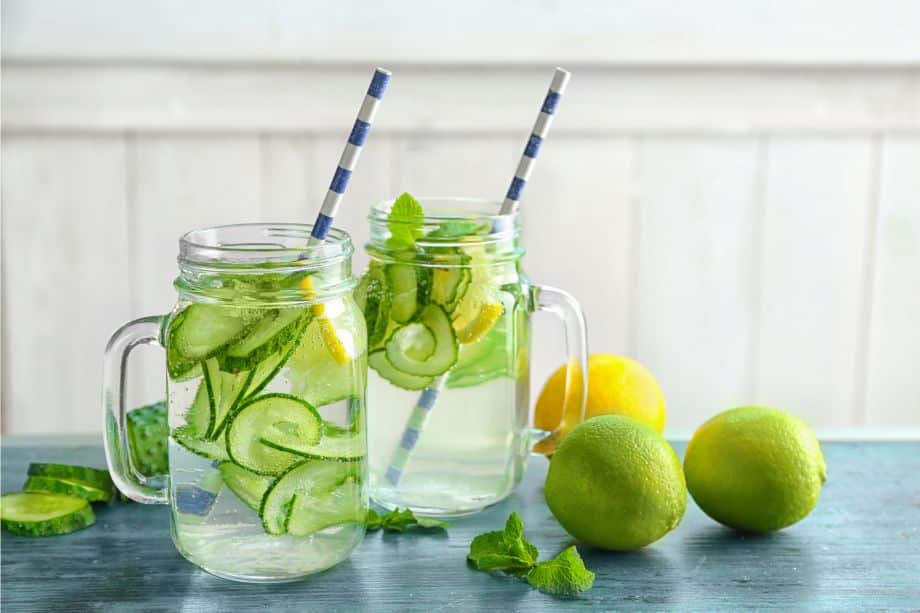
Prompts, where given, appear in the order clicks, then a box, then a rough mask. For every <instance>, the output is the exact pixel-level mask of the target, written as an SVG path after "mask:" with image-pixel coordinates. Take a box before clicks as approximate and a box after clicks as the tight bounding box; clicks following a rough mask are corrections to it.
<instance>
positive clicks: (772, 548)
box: [683, 526, 819, 607]
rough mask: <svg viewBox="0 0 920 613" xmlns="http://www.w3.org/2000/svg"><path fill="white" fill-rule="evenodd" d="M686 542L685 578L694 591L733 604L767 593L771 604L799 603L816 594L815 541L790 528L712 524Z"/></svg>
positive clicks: (690, 536) (686, 539)
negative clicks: (762, 530) (745, 529)
mask: <svg viewBox="0 0 920 613" xmlns="http://www.w3.org/2000/svg"><path fill="white" fill-rule="evenodd" d="M684 541H685V542H684V546H683V550H684V556H683V558H684V561H685V564H686V568H685V569H684V571H685V578H686V581H687V583H688V584H692V585H693V586H694V589H696V590H712V591H713V592H714V593H719V594H720V595H721V596H722V597H724V598H726V599H729V600H731V602H733V603H743V602H746V601H747V602H750V599H751V598H755V597H756V596H765V595H766V596H769V597H770V599H771V601H772V604H773V605H775V606H798V607H801V606H806V605H807V604H808V603H809V602H811V601H813V600H814V598H815V594H816V592H817V588H818V587H819V586H818V585H817V582H818V579H819V577H818V574H817V572H816V569H815V561H814V557H813V553H812V547H813V546H814V545H813V544H810V543H807V542H805V541H804V540H802V539H801V538H800V537H799V536H798V535H797V534H796V533H795V531H794V530H788V531H780V532H772V533H766V534H756V533H742V532H736V531H733V530H729V529H727V528H724V527H721V526H711V527H706V528H703V529H699V530H698V531H697V532H696V533H695V534H690V535H687V536H686V537H685V539H684ZM757 601H762V599H760V598H758V599H757Z"/></svg>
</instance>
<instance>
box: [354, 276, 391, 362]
mask: <svg viewBox="0 0 920 613" xmlns="http://www.w3.org/2000/svg"><path fill="white" fill-rule="evenodd" d="M354 296H355V302H356V303H357V304H358V308H360V309H361V312H362V313H364V321H365V322H366V323H367V344H368V346H369V347H376V346H377V345H379V344H381V343H382V342H383V341H384V339H385V338H386V333H387V328H388V327H389V323H390V301H391V298H390V291H389V288H388V287H387V281H386V275H385V274H384V272H383V269H382V268H381V267H380V266H372V267H371V268H370V270H368V271H367V272H366V273H365V274H364V276H363V277H362V278H361V282H360V283H359V284H358V287H356V288H355V293H354Z"/></svg>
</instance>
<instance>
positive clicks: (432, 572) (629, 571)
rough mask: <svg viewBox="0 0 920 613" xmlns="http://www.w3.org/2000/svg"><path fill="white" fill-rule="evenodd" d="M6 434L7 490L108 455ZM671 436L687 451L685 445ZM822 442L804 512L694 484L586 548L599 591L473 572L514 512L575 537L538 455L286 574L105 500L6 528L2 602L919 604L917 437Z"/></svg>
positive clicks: (128, 605) (137, 605) (185, 606)
mask: <svg viewBox="0 0 920 613" xmlns="http://www.w3.org/2000/svg"><path fill="white" fill-rule="evenodd" d="M3 443H4V444H3V449H2V454H3V455H2V467H3V474H2V477H3V479H2V482H3V488H4V491H6V490H9V489H14V488H16V487H18V486H19V483H20V482H21V480H22V477H23V475H24V473H25V471H26V468H27V466H28V464H29V462H37V461H41V462H66V463H74V464H84V465H96V466H98V465H104V460H103V454H102V449H101V447H99V446H98V445H97V446H83V447H69V448H68V447H62V446H59V445H51V446H39V445H34V444H33V445H29V446H23V445H21V444H18V445H17V444H15V443H13V444H9V443H10V441H8V440H4V441H3ZM674 447H675V449H676V451H677V452H678V453H679V454H681V455H683V452H684V450H685V448H686V444H685V443H681V442H678V443H675V445H674ZM822 447H823V451H824V454H825V457H826V459H827V464H828V467H829V468H830V471H831V472H830V479H829V480H828V482H827V483H826V484H825V486H824V489H823V491H822V492H821V499H820V501H819V502H818V505H817V507H816V508H815V510H814V511H813V512H812V514H811V515H810V516H809V517H808V518H806V519H805V520H803V521H802V522H801V523H799V524H796V525H795V526H792V527H790V528H788V529H786V530H783V531H781V532H777V533H774V534H770V535H764V536H760V537H757V536H752V535H750V534H747V535H745V534H738V533H735V532H732V531H730V530H726V529H725V528H723V527H722V526H719V525H718V524H716V523H715V522H713V521H712V520H711V519H709V518H708V517H706V516H705V515H704V514H703V512H702V511H700V509H699V508H698V507H697V506H696V505H695V504H694V502H693V500H692V499H690V498H688V500H687V512H686V514H685V515H684V517H683V520H682V521H681V523H680V525H679V526H678V527H677V528H676V529H675V530H674V531H673V532H671V533H669V534H668V535H666V536H665V537H664V538H662V539H661V540H660V541H658V542H656V543H654V544H653V545H652V546H650V547H648V548H646V549H643V550H642V551H637V552H633V553H628V554H623V553H615V552H604V551H602V550H599V549H592V548H589V547H584V546H579V552H580V554H581V556H582V557H583V559H584V562H585V565H586V566H587V567H588V568H589V569H590V570H591V571H592V572H594V573H595V574H596V578H595V583H594V586H593V587H592V588H591V589H590V590H588V591H587V592H584V593H583V594H581V595H579V596H578V597H577V598H572V599H561V598H553V597H551V596H548V595H546V594H542V593H540V592H538V591H536V590H534V589H533V588H531V587H530V586H528V585H527V584H526V583H525V582H524V581H522V580H518V579H514V578H510V577H503V576H496V575H490V574H489V573H484V572H478V571H474V570H472V569H471V568H469V567H468V566H467V565H466V563H465V558H466V555H467V553H468V552H469V546H470V541H472V539H473V538H474V537H475V536H476V535H478V534H481V533H483V532H486V531H490V530H497V529H500V528H501V526H502V525H503V524H504V522H505V520H506V519H507V518H508V515H509V514H510V513H511V512H512V511H515V512H517V513H518V514H520V516H521V517H522V519H523V521H524V524H525V532H526V536H527V538H528V540H530V541H532V542H533V543H534V545H535V546H536V547H537V548H538V549H539V552H540V558H541V559H548V558H550V557H551V556H554V555H555V554H556V553H558V552H559V551H561V550H562V549H563V548H565V547H568V546H569V545H571V544H572V538H571V537H570V536H569V535H567V534H566V533H565V531H564V530H563V529H562V528H561V526H560V525H559V523H558V522H557V521H556V520H555V519H554V518H553V516H552V514H551V513H550V511H549V509H548V508H547V506H546V502H545V500H544V496H543V491H542V486H543V482H544V480H545V478H546V466H547V463H546V461H545V460H543V459H542V458H533V459H532V461H531V462H530V465H529V466H528V468H527V471H526V473H525V475H524V479H523V481H522V482H521V484H520V486H518V488H517V491H516V492H515V493H514V494H513V495H512V496H509V497H508V498H507V499H506V500H504V501H502V502H500V503H498V504H496V505H494V506H492V507H489V508H488V509H486V510H484V511H483V512H481V513H478V514H476V515H473V516H470V517H466V518H463V519H462V520H458V521H455V522H452V525H451V527H450V529H449V530H448V531H447V532H446V534H441V533H437V532H428V533H421V532H418V533H412V532H410V533H406V534H380V533H369V534H368V535H367V536H366V537H365V538H364V541H363V542H362V543H361V544H360V546H359V547H358V548H357V549H356V550H355V551H354V553H352V555H351V556H350V557H349V558H348V560H346V561H344V562H342V563H341V564H339V565H338V566H336V567H334V568H332V569H330V570H329V571H328V572H325V573H323V574H321V575H315V576H313V577H309V578H307V579H306V580H304V581H301V582H297V583H291V584H287V585H283V586H278V585H272V584H261V585H260V584H244V583H234V582H231V581H226V580H224V579H220V578H218V577H215V576H213V575H209V574H207V573H205V572H204V571H202V570H199V569H197V568H195V567H194V566H193V565H192V564H191V563H189V562H187V561H185V560H184V559H183V558H182V557H181V556H180V555H179V554H178V553H177V552H176V550H175V547H174V546H173V544H172V542H171V540H170V538H169V511H168V509H167V508H166V507H164V506H157V505H141V504H121V503H115V504H112V505H99V506H98V507H97V509H96V513H97V523H96V525H95V526H93V527H91V528H88V529H86V530H81V531H78V532H75V533H73V534H70V535H67V536H65V537H60V538H27V537H18V536H14V535H11V534H4V535H3V558H2V563H3V567H2V571H3V587H4V589H3V592H2V595H0V605H2V607H3V610H4V611H58V610H73V609H88V610H104V611H108V610H116V611H119V613H121V612H122V611H127V612H136V613H144V612H147V611H178V610H183V611H211V610H217V611H234V612H235V613H236V612H240V613H242V612H247V611H258V612H263V611H266V610H267V609H269V608H273V609H275V608H281V609H285V608H290V609H296V610H297V611H316V612H321V613H329V612H332V613H352V612H354V611H374V612H375V613H377V612H379V613H388V612H392V611H397V612H399V613H407V612H410V613H411V612H424V613H428V612H430V611H508V612H518V611H526V612H528V613H542V612H547V613H550V612H552V613H557V612H560V611H562V612H567V611H589V610H590V611H611V610H623V609H628V610H629V611H662V610H666V611H721V610H726V611H739V610H747V609H755V610H760V609H773V608H778V609H792V610H808V611H866V610H872V611H874V610H892V611H908V610H911V609H915V608H916V606H917V602H918V601H920V585H918V583H917V577H916V575H917V573H916V569H917V567H918V565H920V546H918V545H920V533H918V530H917V524H918V509H917V506H916V495H915V494H914V493H915V492H917V491H918V490H920V443H918V442H917V441H913V442H902V443H892V442H887V443H878V442H876V443H866V442H850V443H823V444H822ZM100 463H102V464H100ZM879 475H885V478H879ZM226 491H227V490H224V494H222V495H225V493H226ZM879 501H884V504H880V503H879ZM141 552H142V553H141ZM397 554H398V555H397ZM129 585H130V586H131V589H126V586H129ZM282 601H283V603H284V604H283V605H279V604H277V603H280V602H282ZM75 603H78V606H75ZM266 603H271V605H272V606H271V607H267V606H266ZM288 603H291V604H290V605H288Z"/></svg>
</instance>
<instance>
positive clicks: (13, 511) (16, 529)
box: [0, 492, 96, 536]
mask: <svg viewBox="0 0 920 613" xmlns="http://www.w3.org/2000/svg"><path fill="white" fill-rule="evenodd" d="M0 521H2V523H3V527H4V528H6V529H7V530H9V531H10V532H12V533H13V534H19V535H22V536H53V535H56V534H67V533H68V532H73V531H74V530H79V529H81V528H86V527H87V526H92V525H93V524H94V523H95V522H96V516H95V514H94V513H93V509H92V507H90V506H89V502H88V501H87V500H85V499H83V498H77V497H76V496H65V495H63V494H46V493H38V492H16V493H15V494H5V495H4V496H2V497H0Z"/></svg>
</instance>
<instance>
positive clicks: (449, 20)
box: [3, 0, 920, 65]
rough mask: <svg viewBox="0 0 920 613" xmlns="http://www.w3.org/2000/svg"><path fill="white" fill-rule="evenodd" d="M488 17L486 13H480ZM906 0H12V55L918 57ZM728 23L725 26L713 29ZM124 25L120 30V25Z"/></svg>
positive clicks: (627, 59) (591, 59)
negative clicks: (620, 0) (456, 0)
mask: <svg viewBox="0 0 920 613" xmlns="http://www.w3.org/2000/svg"><path fill="white" fill-rule="evenodd" d="M484 15H487V16H488V18H487V19H484V18H483V16H484ZM918 22H920V8H918V7H917V5H916V4H915V3H911V2H909V1H906V0H878V1H877V2H874V3H872V4H871V5H870V4H866V3H864V2H859V0H841V1H838V2H831V1H830V0H824V1H823V2H808V3H791V4H788V6H783V7H782V12H779V11H778V10H777V8H776V7H774V6H773V5H771V4H770V3H756V4H753V5H749V4H738V3H736V2H732V1H731V0H697V2H694V3H692V5H682V4H677V5H675V4H674V3H673V2H669V1H668V0H646V1H645V2H633V3H626V4H624V5H622V6H620V7H618V8H617V10H616V11H611V10H609V8H608V4H607V3H605V2H604V1H603V0H573V1H571V2H567V3H565V4H564V5H562V4H557V3H539V4H535V5H532V6H528V7H527V10H526V11H522V10H521V7H520V6H519V5H517V4H515V3H507V4H504V3H501V4H496V3H494V2H490V1H489V0H468V1H467V2H464V3H462V4H456V5H451V6H450V7H444V6H442V5H440V4H432V3H426V2H421V1H419V0H393V1H392V2H389V3H387V4H386V5H385V6H384V5H375V4H369V5H362V6H361V7H360V10H355V9H354V7H353V5H351V4H349V3H345V4H333V3H323V4H322V5H305V4H303V3H300V2H296V0H280V1H275V2H272V3H269V4H264V3H263V4H250V3H240V2H233V3H227V2H222V1H220V0H205V1H200V2H198V3H197V4H196V7H195V10H189V8H188V7H187V6H186V5H185V4H184V3H182V2H152V1H147V2H133V3H131V5H130V7H128V6H126V5H125V4H124V3H121V2H118V1H117V0H96V2H94V3H93V7H92V10H86V9H85V8H82V9H81V8H77V7H76V6H75V5H74V4H73V3H70V2H66V1H62V0H28V1H26V0H7V1H6V2H4V3H3V51H4V55H5V56H8V57H15V58H21V59H36V58H40V59H45V58H49V57H53V58H67V59H69V60H71V61H73V60H74V59H79V60H98V59H114V60H122V61H124V60H159V61H185V62H213V61H215V60H223V61H227V60H231V61H238V62H268V61H288V62H323V61H325V62H339V63H360V64H366V63H369V62H384V61H385V62H393V63H400V64H407V63H409V64H411V63H422V62H425V63H436V64H444V63H463V64H470V63H486V64H491V63H506V62H513V63H540V64H546V63H550V62H567V63H579V64H590V65H609V64H642V65H661V64H670V65H673V64H700V63H706V64H735V65H737V64H769V65H772V64H787V63H793V62H805V63H825V64H832V65H852V64H854V63H860V64H868V63H875V64H878V63H895V64H898V63H905V62H917V61H918V60H920V48H918V40H917V37H916V32H915V31H914V30H912V29H911V28H909V27H894V26H896V25H898V24H916V23H918ZM714 23H718V27H713V24H714ZM116 25H117V27H115V26H116Z"/></svg>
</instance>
